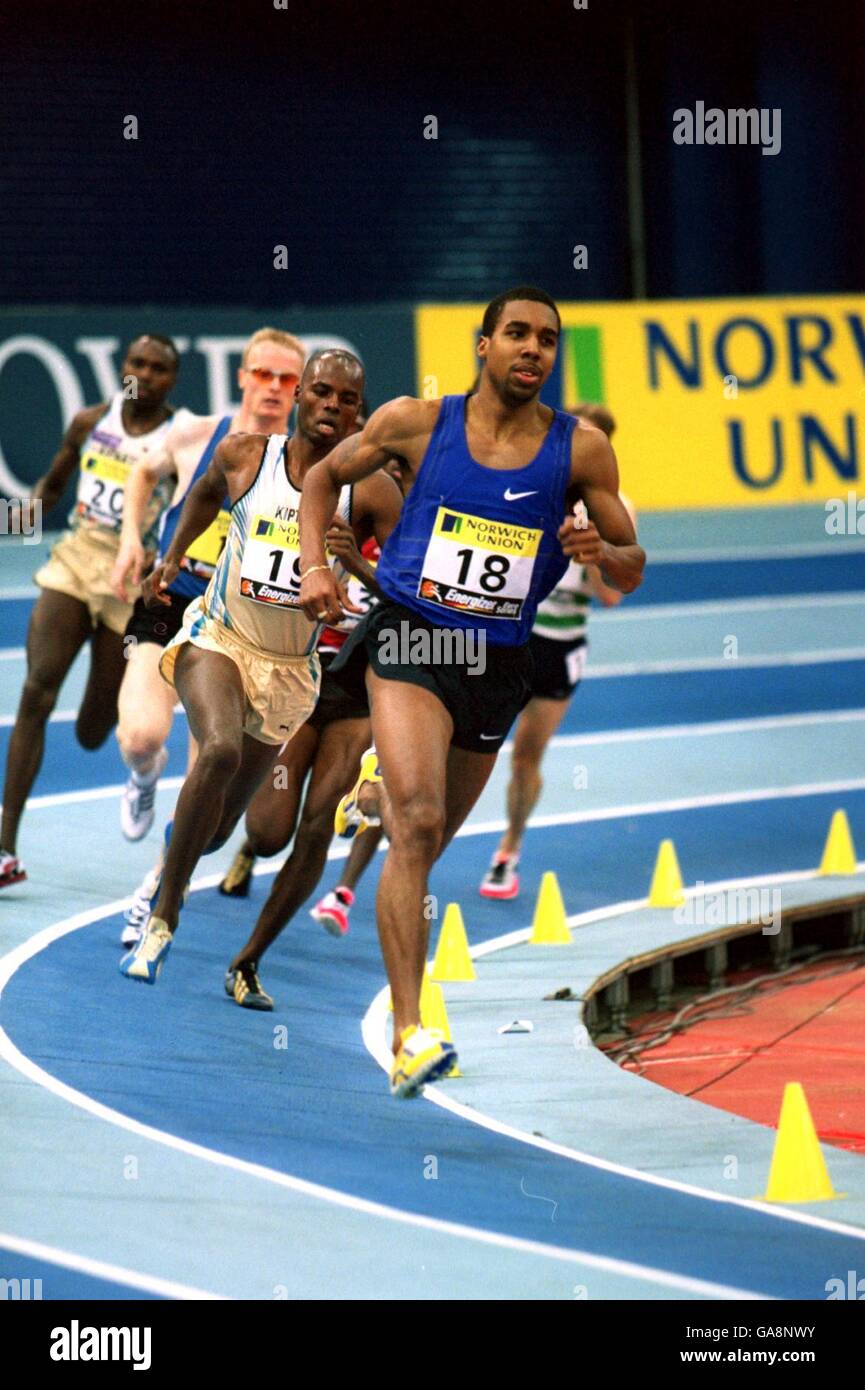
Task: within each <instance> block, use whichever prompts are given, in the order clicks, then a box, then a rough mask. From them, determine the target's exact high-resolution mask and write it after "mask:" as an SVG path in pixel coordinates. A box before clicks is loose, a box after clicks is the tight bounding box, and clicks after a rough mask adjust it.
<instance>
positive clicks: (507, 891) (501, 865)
mask: <svg viewBox="0 0 865 1390" xmlns="http://www.w3.org/2000/svg"><path fill="white" fill-rule="evenodd" d="M519 862H520V861H519V856H518V855H516V854H502V853H501V851H496V853H495V854H494V855H493V860H492V863H491V864H490V867H489V868H488V870H487V872H486V874H485V875H484V881H483V883H482V884H481V886H480V890H479V891H480V895H481V897H482V898H499V899H504V898H515V897H516V896H517V894H518V893H519V891H520V878H519V874H518V873H517V865H518V864H519Z"/></svg>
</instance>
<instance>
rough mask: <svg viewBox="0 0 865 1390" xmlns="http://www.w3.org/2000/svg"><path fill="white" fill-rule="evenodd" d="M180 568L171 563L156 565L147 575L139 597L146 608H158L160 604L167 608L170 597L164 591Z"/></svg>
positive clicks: (172, 581)
mask: <svg viewBox="0 0 865 1390" xmlns="http://www.w3.org/2000/svg"><path fill="white" fill-rule="evenodd" d="M179 573H180V566H179V565H177V564H175V563H174V562H173V561H172V562H171V563H170V564H162V565H157V566H156V569H155V570H154V571H153V573H152V574H148V576H147V578H146V579H145V581H144V586H143V588H142V590H141V596H142V598H143V599H144V602H145V603H146V604H147V607H148V608H158V607H159V605H160V604H162V605H164V607H166V608H168V607H169V606H170V604H171V595H170V594H167V593H166V592H165V591H166V589H167V588H168V586H169V584H173V583H174V581H175V579H176V578H177V576H178V574H179Z"/></svg>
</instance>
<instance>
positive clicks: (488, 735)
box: [481, 734, 504, 739]
mask: <svg viewBox="0 0 865 1390" xmlns="http://www.w3.org/2000/svg"><path fill="white" fill-rule="evenodd" d="M481 738H483V739H491V738H504V734H481Z"/></svg>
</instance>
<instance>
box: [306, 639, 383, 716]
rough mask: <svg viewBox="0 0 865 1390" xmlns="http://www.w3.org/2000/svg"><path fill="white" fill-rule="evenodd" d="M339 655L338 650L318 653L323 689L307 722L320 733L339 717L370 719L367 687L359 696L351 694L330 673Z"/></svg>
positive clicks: (362, 689)
mask: <svg viewBox="0 0 865 1390" xmlns="http://www.w3.org/2000/svg"><path fill="white" fill-rule="evenodd" d="M338 655H339V653H338V652H319V654H318V658H319V661H320V662H321V689H320V691H319V695H318V701H317V703H316V706H315V709H314V710H313V711H312V714H311V715H310V716H309V718H308V719H307V721H306V722H307V724H308V725H309V726H310V728H312V729H315V730H316V732H317V733H319V734H320V733H321V732H322V730H323V729H325V728H326V727H327V725H328V724H335V723H336V722H337V720H339V719H369V701H368V699H367V697H366V688H365V687H362V688H361V693H360V698H359V697H358V696H357V695H356V694H349V692H348V691H347V690H344V689H343V687H342V686H341V685H338V684H337V682H336V681H335V680H334V679H333V677H332V676H331V674H330V667H331V665H332V663H333V661H334V659H335V658H336V657H337V656H338Z"/></svg>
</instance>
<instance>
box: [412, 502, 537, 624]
mask: <svg viewBox="0 0 865 1390" xmlns="http://www.w3.org/2000/svg"><path fill="white" fill-rule="evenodd" d="M542 535H543V532H542V531H540V530H537V529H536V528H534V527H530V526H514V525H512V524H511V523H509V522H505V521H488V520H487V519H486V517H482V516H470V515H468V514H467V513H466V512H455V511H452V510H451V509H450V507H439V509H438V512H437V513H436V519H435V525H434V527H433V532H432V535H431V536H430V539H429V544H428V546H427V549H426V555H425V556H424V561H423V568H422V570H421V580H420V584H419V585H418V591H417V592H418V598H422V599H426V601H427V603H436V604H438V605H439V606H440V607H441V608H450V609H454V610H456V611H458V612H460V613H476V614H477V615H478V616H479V617H484V618H519V617H520V614H521V613H522V610H523V604H524V602H525V600H526V596H527V594H528V592H529V589H530V588H531V583H532V573H533V571H534V568H535V560H536V559H537V555H538V548H539V546H540V543H541V537H542Z"/></svg>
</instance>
